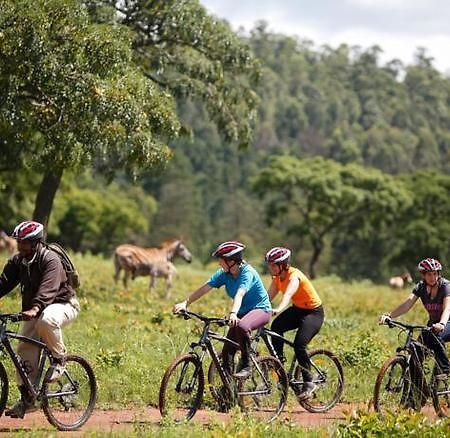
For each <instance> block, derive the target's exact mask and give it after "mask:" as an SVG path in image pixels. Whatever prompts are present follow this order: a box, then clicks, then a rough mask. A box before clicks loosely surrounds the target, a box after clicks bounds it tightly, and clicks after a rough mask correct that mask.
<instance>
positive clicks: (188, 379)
mask: <svg viewBox="0 0 450 438" xmlns="http://www.w3.org/2000/svg"><path fill="white" fill-rule="evenodd" d="M204 387H205V377H204V375H203V368H202V364H201V363H200V360H199V359H198V357H197V356H196V355H195V354H184V355H182V356H179V357H177V358H176V359H175V360H174V361H173V362H172V363H171V364H170V365H169V367H168V368H167V370H166V372H165V373H164V376H163V379H162V381H161V387H160V388H159V411H160V412H161V415H162V416H163V417H169V418H171V419H172V420H174V421H176V422H181V421H187V420H190V419H191V418H192V417H193V416H194V414H195V413H196V412H197V409H198V408H199V407H200V405H201V402H202V397H203V390H204Z"/></svg>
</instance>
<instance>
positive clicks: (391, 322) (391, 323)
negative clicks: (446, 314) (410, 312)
mask: <svg viewBox="0 0 450 438" xmlns="http://www.w3.org/2000/svg"><path fill="white" fill-rule="evenodd" d="M384 324H385V325H387V326H388V327H389V328H394V327H400V328H404V329H406V330H431V327H428V326H426V325H412V324H406V323H404V322H400V321H396V320H395V319H388V320H387V321H386V322H385V323H384Z"/></svg>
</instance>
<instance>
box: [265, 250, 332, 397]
mask: <svg viewBox="0 0 450 438" xmlns="http://www.w3.org/2000/svg"><path fill="white" fill-rule="evenodd" d="M290 257H291V251H290V250H289V249H287V248H282V247H278V246H277V247H275V248H272V249H271V250H269V251H268V252H267V254H266V257H265V260H266V262H267V264H268V266H269V271H270V273H271V274H272V284H271V285H270V288H269V297H270V300H271V301H272V300H273V298H274V297H275V296H276V295H277V293H278V292H281V293H283V295H284V296H283V299H282V300H281V303H280V304H279V306H278V307H277V308H274V309H273V310H272V312H273V315H277V314H279V316H277V317H276V318H275V320H274V321H273V323H272V326H271V329H272V330H273V331H274V332H276V333H279V334H280V335H283V334H284V333H285V332H287V331H290V330H295V329H297V334H296V335H295V340H294V350H295V355H296V357H297V361H298V363H299V365H300V366H301V370H302V375H303V381H304V384H303V388H302V391H301V393H300V394H297V397H298V398H299V399H300V400H304V399H307V398H309V397H311V395H312V394H313V392H314V390H315V389H316V385H315V384H314V383H313V382H312V375H311V372H310V369H311V362H310V361H309V358H308V352H307V350H306V346H307V345H308V344H309V342H310V341H311V339H312V338H313V337H314V336H315V335H316V334H317V333H319V330H320V328H321V327H322V324H323V319H324V313H323V307H322V301H321V299H320V298H319V295H318V294H317V292H316V290H315V289H314V286H313V285H312V283H311V282H310V280H309V279H308V278H307V277H306V275H305V274H303V272H302V271H300V270H299V269H297V268H294V267H292V266H291V265H290ZM291 301H292V306H290V307H289V308H287V309H286V307H287V306H288V305H289V304H290V303H291ZM272 343H273V346H274V348H275V351H276V352H277V355H278V357H279V358H280V359H281V360H282V361H283V360H284V356H283V346H284V345H283V342H282V341H281V340H279V339H276V338H273V339H272Z"/></svg>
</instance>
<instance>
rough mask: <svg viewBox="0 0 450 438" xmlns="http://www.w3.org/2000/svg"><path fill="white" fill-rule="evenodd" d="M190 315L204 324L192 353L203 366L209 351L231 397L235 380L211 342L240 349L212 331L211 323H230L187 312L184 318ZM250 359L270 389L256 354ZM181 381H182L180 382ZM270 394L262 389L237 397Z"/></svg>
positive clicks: (234, 343)
mask: <svg viewBox="0 0 450 438" xmlns="http://www.w3.org/2000/svg"><path fill="white" fill-rule="evenodd" d="M190 315H193V316H195V317H196V318H198V319H200V320H201V321H202V322H203V324H204V326H203V330H202V334H201V335H200V339H199V341H198V342H192V343H191V344H190V353H192V354H195V355H196V356H197V357H198V359H199V361H200V363H201V364H203V360H204V358H205V356H206V351H208V353H209V355H210V356H211V359H212V360H213V362H214V365H215V366H216V369H217V370H218V372H219V376H220V379H221V380H222V383H223V384H224V386H225V387H226V388H227V390H228V391H229V393H230V395H232V394H233V393H234V389H233V380H231V379H230V376H229V374H228V373H227V372H226V371H225V369H224V368H223V366H222V363H221V361H220V359H219V355H218V353H217V351H216V349H215V348H214V345H213V344H212V342H211V340H212V339H214V340H217V341H220V342H222V343H224V344H225V343H228V344H231V345H233V347H234V348H236V349H239V348H240V347H239V344H238V343H237V342H235V341H233V340H232V339H229V338H227V337H226V336H222V335H218V334H217V333H215V332H213V331H212V330H211V329H210V325H211V323H218V324H220V325H225V324H227V323H228V321H226V320H224V319H220V318H205V317H202V316H201V315H199V314H197V313H194V312H188V311H186V312H185V313H184V317H185V318H186V319H188V318H189V317H190ZM196 347H200V348H201V349H202V353H201V354H200V355H199V354H198V353H197V351H196ZM250 359H251V361H252V362H253V366H255V368H256V369H257V370H258V373H259V374H260V375H261V377H262V378H263V381H264V383H265V385H266V387H268V386H269V383H268V381H267V379H266V377H265V376H264V373H263V372H262V370H261V369H260V367H259V366H258V364H257V363H256V360H255V358H254V353H252V352H251V354H250ZM196 378H197V375H196V374H194V375H193V376H192V382H195V379H196ZM181 380H182V379H180V381H181ZM268 392H269V389H261V390H255V391H239V392H237V395H238V396H241V395H263V394H267V393H268Z"/></svg>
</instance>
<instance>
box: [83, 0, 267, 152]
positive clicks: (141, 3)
mask: <svg viewBox="0 0 450 438" xmlns="http://www.w3.org/2000/svg"><path fill="white" fill-rule="evenodd" d="M86 3H87V4H88V7H89V9H90V11H91V13H92V14H93V16H95V17H97V18H98V14H97V11H98V8H99V7H102V6H104V5H105V4H109V5H110V6H111V7H113V8H115V9H116V10H117V12H118V14H116V15H115V17H116V18H117V19H118V20H119V21H120V22H121V23H123V24H125V25H126V26H128V27H129V28H130V29H132V30H133V32H134V34H135V38H134V41H133V48H134V56H135V59H136V61H137V63H138V64H139V65H140V66H141V67H142V68H143V71H144V73H145V74H146V75H147V76H148V77H149V78H151V79H152V80H153V81H154V82H155V83H157V84H159V85H160V86H161V87H162V88H163V89H165V90H166V91H168V92H169V93H170V94H171V95H173V96H175V97H177V98H179V99H183V98H186V97H194V98H196V99H200V100H202V101H203V102H204V103H205V104H206V107H207V109H208V115H209V116H210V117H211V118H212V119H213V120H214V121H215V123H216V125H217V127H218V129H219V131H220V132H221V134H223V136H224V138H225V140H226V141H230V142H239V143H240V144H241V145H242V146H247V145H248V144H249V143H250V142H251V140H252V131H253V124H254V121H255V116H256V107H257V104H258V98H257V95H256V93H255V91H254V89H253V88H254V85H255V83H256V82H257V80H258V78H259V75H260V69H259V62H258V61H257V60H256V59H255V58H254V56H253V55H252V53H251V51H250V49H249V47H248V46H247V45H246V44H245V43H244V42H243V40H242V39H241V38H239V37H238V36H237V35H236V34H235V33H234V32H232V31H231V28H230V26H229V25H228V23H226V22H225V21H222V20H220V19H218V18H216V17H213V16H210V15H208V14H207V12H206V9H205V8H204V7H203V6H202V5H200V3H199V1H198V0H183V1H179V0H153V1H151V2H149V1H148V0H124V1H116V0H97V1H96V0H88V1H87V2H86Z"/></svg>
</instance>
